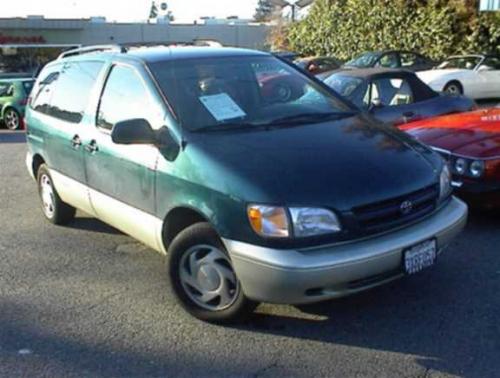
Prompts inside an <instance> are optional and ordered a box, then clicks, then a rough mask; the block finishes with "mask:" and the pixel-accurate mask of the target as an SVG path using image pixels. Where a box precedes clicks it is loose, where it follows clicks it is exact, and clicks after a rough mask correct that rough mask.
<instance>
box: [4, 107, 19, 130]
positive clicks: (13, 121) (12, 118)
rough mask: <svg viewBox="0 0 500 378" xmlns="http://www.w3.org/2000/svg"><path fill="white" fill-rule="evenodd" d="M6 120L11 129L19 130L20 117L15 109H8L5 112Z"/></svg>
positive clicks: (6, 124)
mask: <svg viewBox="0 0 500 378" xmlns="http://www.w3.org/2000/svg"><path fill="white" fill-rule="evenodd" d="M4 121H5V126H7V128H8V129H9V130H17V129H18V128H19V123H20V119H19V115H18V114H17V113H16V111H15V110H12V109H10V110H7V111H6V112H5V116H4Z"/></svg>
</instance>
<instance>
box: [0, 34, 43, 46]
mask: <svg viewBox="0 0 500 378" xmlns="http://www.w3.org/2000/svg"><path fill="white" fill-rule="evenodd" d="M32 43H46V40H45V38H44V37H43V36H42V35H30V36H17V35H4V34H2V33H0V45H14V44H20V45H22V44H32Z"/></svg>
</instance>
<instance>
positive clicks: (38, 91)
mask: <svg viewBox="0 0 500 378" xmlns="http://www.w3.org/2000/svg"><path fill="white" fill-rule="evenodd" d="M103 65H104V64H103V63H102V62H67V63H63V64H60V65H55V66H50V67H48V68H47V69H45V70H43V71H42V73H41V74H40V81H39V83H38V84H37V86H36V87H35V89H34V91H33V100H32V103H31V107H32V108H33V109H34V110H36V111H39V112H41V113H44V114H47V115H50V116H52V117H55V118H58V119H61V120H63V121H67V122H71V123H79V122H80V121H81V120H82V118H83V114H84V112H85V109H86V107H87V104H88V101H89V99H90V94H91V91H92V88H93V87H94V83H95V81H96V79H97V77H98V75H99V72H100V71H101V69H102V67H103Z"/></svg>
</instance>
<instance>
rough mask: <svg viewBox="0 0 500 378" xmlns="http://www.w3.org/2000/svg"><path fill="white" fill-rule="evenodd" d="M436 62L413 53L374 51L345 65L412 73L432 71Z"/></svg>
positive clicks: (359, 56)
mask: <svg viewBox="0 0 500 378" xmlns="http://www.w3.org/2000/svg"><path fill="white" fill-rule="evenodd" d="M434 65H435V62H434V61H432V60H431V59H429V58H427V57H425V56H423V55H422V54H419V53H416V52H413V51H398V50H388V51H372V52H365V53H363V54H360V55H358V56H357V57H355V58H354V59H352V60H350V61H348V62H347V63H345V64H344V67H345V68H352V69H355V68H370V67H386V68H404V69H407V70H410V71H424V70H430V69H431V68H432V67H434Z"/></svg>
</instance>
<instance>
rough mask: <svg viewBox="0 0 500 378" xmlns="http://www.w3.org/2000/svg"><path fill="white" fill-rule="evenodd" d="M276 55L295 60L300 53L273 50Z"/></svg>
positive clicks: (290, 60)
mask: <svg viewBox="0 0 500 378" xmlns="http://www.w3.org/2000/svg"><path fill="white" fill-rule="evenodd" d="M271 54H273V55H274V56H275V57H277V58H281V59H285V60H288V61H289V62H293V61H294V60H297V59H298V58H299V54H298V53H296V52H293V51H273V52H271Z"/></svg>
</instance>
